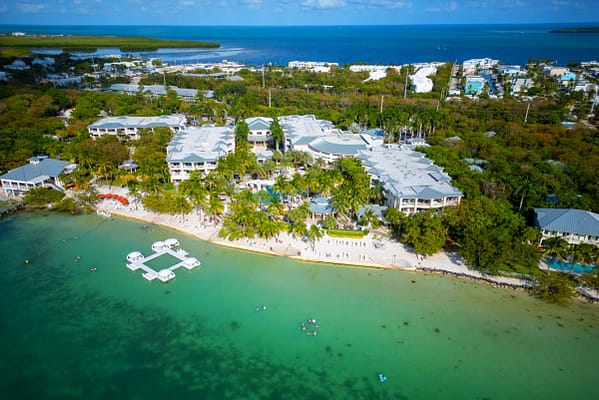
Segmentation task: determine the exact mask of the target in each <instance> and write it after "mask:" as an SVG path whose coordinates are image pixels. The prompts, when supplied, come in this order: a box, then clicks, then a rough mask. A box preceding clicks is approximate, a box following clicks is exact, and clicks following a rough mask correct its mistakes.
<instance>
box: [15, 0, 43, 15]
mask: <svg viewBox="0 0 599 400" xmlns="http://www.w3.org/2000/svg"><path fill="white" fill-rule="evenodd" d="M45 8H46V5H45V4H40V3H30V2H20V3H17V9H18V10H19V11H20V12H22V13H26V14H35V13H38V12H41V11H43V10H44V9H45Z"/></svg>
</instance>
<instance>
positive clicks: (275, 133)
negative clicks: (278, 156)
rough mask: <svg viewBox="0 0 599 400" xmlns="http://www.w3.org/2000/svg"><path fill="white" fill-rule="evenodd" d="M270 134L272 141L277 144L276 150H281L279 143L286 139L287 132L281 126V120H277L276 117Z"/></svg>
mask: <svg viewBox="0 0 599 400" xmlns="http://www.w3.org/2000/svg"><path fill="white" fill-rule="evenodd" d="M270 134H271V138H272V141H273V142H274V144H275V149H276V151H279V145H280V144H281V143H282V142H283V140H284V139H285V133H284V132H283V129H282V128H281V125H279V121H277V119H276V118H273V120H272V122H271V123H270Z"/></svg>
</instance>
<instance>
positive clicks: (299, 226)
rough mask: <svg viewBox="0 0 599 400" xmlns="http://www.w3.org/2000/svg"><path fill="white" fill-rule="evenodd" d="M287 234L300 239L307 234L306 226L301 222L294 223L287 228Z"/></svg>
mask: <svg viewBox="0 0 599 400" xmlns="http://www.w3.org/2000/svg"><path fill="white" fill-rule="evenodd" d="M289 232H291V233H293V234H294V235H296V236H297V237H300V238H301V237H303V236H306V235H307V234H308V226H307V225H306V223H305V222H304V221H302V220H299V221H295V222H293V223H292V224H291V227H290V228H289Z"/></svg>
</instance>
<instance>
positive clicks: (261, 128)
mask: <svg viewBox="0 0 599 400" xmlns="http://www.w3.org/2000/svg"><path fill="white" fill-rule="evenodd" d="M245 123H246V124H247V125H248V128H249V133H248V143H249V144H250V145H251V146H252V149H253V150H254V151H261V150H265V149H266V148H267V147H268V143H269V142H270V141H271V140H272V135H271V132H270V124H272V118H268V117H252V118H246V119H245Z"/></svg>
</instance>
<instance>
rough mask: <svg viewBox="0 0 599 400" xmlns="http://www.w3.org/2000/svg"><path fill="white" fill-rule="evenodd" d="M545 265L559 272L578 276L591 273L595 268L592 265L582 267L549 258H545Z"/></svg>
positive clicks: (578, 264)
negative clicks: (577, 274) (574, 273)
mask: <svg viewBox="0 0 599 400" xmlns="http://www.w3.org/2000/svg"><path fill="white" fill-rule="evenodd" d="M546 262H547V265H549V267H551V268H553V269H558V270H560V271H570V272H577V273H579V274H584V273H587V272H593V271H594V270H595V268H597V267H595V266H592V265H583V264H580V263H577V264H574V265H572V263H569V262H564V261H562V260H557V259H555V260H554V259H552V258H551V257H548V258H546Z"/></svg>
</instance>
